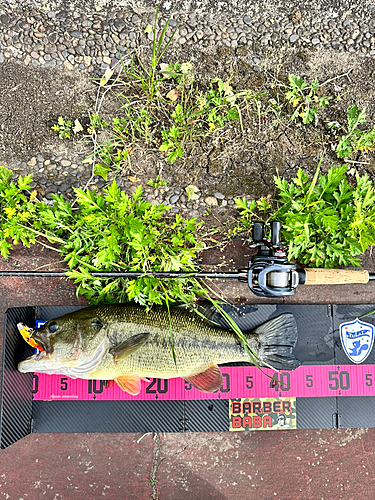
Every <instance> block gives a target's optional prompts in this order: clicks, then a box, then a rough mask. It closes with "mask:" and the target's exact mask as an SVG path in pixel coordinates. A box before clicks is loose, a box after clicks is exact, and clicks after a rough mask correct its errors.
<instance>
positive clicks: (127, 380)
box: [115, 375, 141, 396]
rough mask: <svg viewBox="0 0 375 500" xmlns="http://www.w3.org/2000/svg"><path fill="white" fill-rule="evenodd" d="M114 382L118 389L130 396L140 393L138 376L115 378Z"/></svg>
mask: <svg viewBox="0 0 375 500" xmlns="http://www.w3.org/2000/svg"><path fill="white" fill-rule="evenodd" d="M115 382H116V384H117V385H118V386H119V387H120V389H122V390H123V391H124V392H128V393H129V394H131V395H132V396H136V395H137V394H139V393H140V392H141V379H140V378H139V377H138V375H121V377H117V378H115Z"/></svg>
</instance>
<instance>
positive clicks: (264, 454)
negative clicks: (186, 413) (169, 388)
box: [157, 429, 375, 500]
mask: <svg viewBox="0 0 375 500" xmlns="http://www.w3.org/2000/svg"><path fill="white" fill-rule="evenodd" d="M374 438H375V429H354V430H352V429H347V430H309V431H302V430H300V431H267V432H249V433H232V434H229V433H217V434H216V433H213V434H190V435H183V436H181V437H180V438H179V439H178V440H176V438H175V436H174V435H166V436H164V437H162V439H161V451H160V457H161V461H160V466H159V469H158V473H157V477H158V491H159V498H160V499H163V500H175V499H176V498H178V499H179V500H191V499H193V498H194V499H202V500H203V499H205V500H206V499H215V500H224V499H225V500H232V499H233V500H238V499H239V498H240V499H249V500H250V499H258V500H263V499H264V500H271V499H272V498H275V499H276V500H289V499H290V500H318V499H319V500H323V499H324V500H328V499H330V500H333V499H339V498H340V499H353V498H358V497H361V496H363V497H365V498H373V497H374V495H375V484H374V482H373V480H372V479H373V468H374V466H375V453H374V450H373V446H372V444H371V441H372V439H374Z"/></svg>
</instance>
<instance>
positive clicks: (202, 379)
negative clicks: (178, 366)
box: [184, 365, 223, 392]
mask: <svg viewBox="0 0 375 500" xmlns="http://www.w3.org/2000/svg"><path fill="white" fill-rule="evenodd" d="M184 378H185V380H186V381H187V382H189V384H191V385H192V386H193V387H195V388H196V389H198V390H199V391H202V392H215V391H217V390H218V389H220V387H221V386H222V385H223V376H222V374H221V371H220V368H219V367H218V366H217V365H211V366H210V367H209V368H207V370H204V371H203V372H200V373H196V374H195V375H189V376H188V377H184Z"/></svg>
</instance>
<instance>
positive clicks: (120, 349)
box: [109, 333, 150, 363]
mask: <svg viewBox="0 0 375 500" xmlns="http://www.w3.org/2000/svg"><path fill="white" fill-rule="evenodd" d="M149 336H150V334H149V333H137V335H133V336H132V337H129V338H127V339H126V340H124V342H121V344H117V345H115V346H113V347H111V348H110V349H109V353H110V354H112V355H113V357H114V359H115V363H117V362H118V361H121V360H122V359H124V358H126V357H127V356H130V354H133V353H134V352H135V351H137V350H138V349H139V348H140V347H142V346H143V344H144V343H145V342H146V340H147V339H148V338H149Z"/></svg>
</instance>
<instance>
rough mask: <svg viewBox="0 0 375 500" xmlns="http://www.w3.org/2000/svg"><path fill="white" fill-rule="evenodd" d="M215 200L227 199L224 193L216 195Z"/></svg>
mask: <svg viewBox="0 0 375 500" xmlns="http://www.w3.org/2000/svg"><path fill="white" fill-rule="evenodd" d="M215 198H217V199H218V200H223V199H224V198H225V196H224V195H223V193H219V192H217V193H215Z"/></svg>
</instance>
